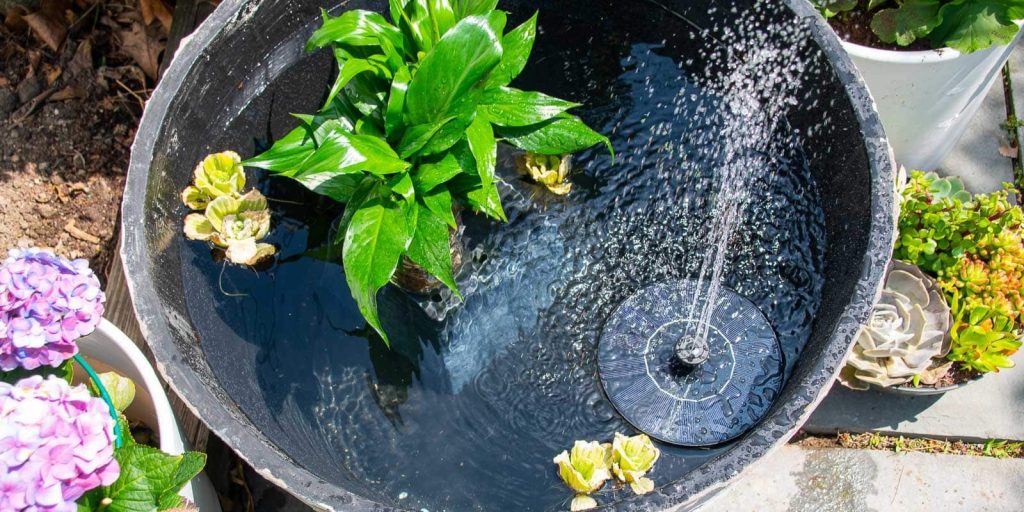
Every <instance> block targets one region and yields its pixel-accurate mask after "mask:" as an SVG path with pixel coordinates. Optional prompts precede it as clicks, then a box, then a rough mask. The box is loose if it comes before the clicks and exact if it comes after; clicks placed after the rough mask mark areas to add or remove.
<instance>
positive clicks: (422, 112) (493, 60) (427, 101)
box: [405, 16, 502, 125]
mask: <svg viewBox="0 0 1024 512" xmlns="http://www.w3.org/2000/svg"><path fill="white" fill-rule="evenodd" d="M501 53H502V50H501V42H500V41H499V40H498V35H497V34H495V33H494V30H493V28H492V27H491V25H490V24H489V23H488V20H487V19H486V18H482V17H479V16H471V17H468V18H465V19H463V20H462V21H460V22H459V23H458V24H457V25H455V26H454V27H452V29H451V30H449V31H448V33H447V34H445V36H444V37H443V38H441V40H440V41H439V42H438V43H437V46H435V47H434V49H433V50H431V51H430V53H428V54H427V55H426V57H424V58H423V60H422V62H421V63H420V67H419V69H418V70H417V72H416V74H415V75H414V76H413V78H412V81H411V82H409V90H408V92H407V93H406V98H405V101H406V112H407V114H408V122H409V123H410V124H413V125H417V124H430V123H436V122H438V121H440V120H442V119H444V118H446V117H449V116H450V115H452V113H453V112H460V111H466V110H467V108H466V105H464V104H463V103H464V102H465V101H466V93H468V92H469V91H470V90H471V89H472V88H473V87H475V86H477V85H478V83H479V82H480V81H481V80H482V79H483V78H484V77H485V76H487V74H488V73H490V71H491V70H492V69H494V67H495V66H497V65H498V63H499V62H500V61H501Z"/></svg>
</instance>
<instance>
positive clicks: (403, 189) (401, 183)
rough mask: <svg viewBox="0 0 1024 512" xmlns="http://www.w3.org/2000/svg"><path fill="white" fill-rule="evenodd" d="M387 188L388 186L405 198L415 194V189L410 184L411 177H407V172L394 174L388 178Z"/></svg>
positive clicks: (410, 197)
mask: <svg viewBox="0 0 1024 512" xmlns="http://www.w3.org/2000/svg"><path fill="white" fill-rule="evenodd" d="M388 188H390V189H391V191H392V192H394V193H396V194H398V195H400V196H402V197H404V198H406V199H412V198H413V197H414V196H415V195H416V190H415V188H414V187H413V184H412V178H410V177H409V173H407V172H403V173H401V174H396V175H395V176H393V177H392V178H391V179H390V180H388Z"/></svg>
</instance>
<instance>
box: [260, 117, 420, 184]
mask: <svg viewBox="0 0 1024 512" xmlns="http://www.w3.org/2000/svg"><path fill="white" fill-rule="evenodd" d="M409 166H410V164H409V163H408V162H405V161H403V160H402V159H401V158H399V157H398V155H396V154H395V152H394V150H392V149H391V147H390V146H388V144H387V143H386V142H384V141H383V140H381V139H380V138H379V137H374V136H370V135H357V134H353V133H350V132H347V131H345V130H343V129H341V128H338V129H336V130H334V131H332V132H331V133H330V134H329V135H328V136H327V138H326V139H325V140H323V141H322V142H321V144H320V147H319V148H317V149H316V150H315V151H314V152H313V153H312V154H311V155H310V156H309V157H308V158H307V159H306V160H304V161H303V162H302V163H300V164H299V165H298V166H297V168H296V169H295V170H290V171H286V172H281V173H280V174H282V175H284V176H287V177H290V178H292V179H294V180H296V181H298V182H300V183H302V184H303V185H305V186H306V187H307V188H309V189H310V190H313V191H315V192H320V189H321V187H323V186H325V185H326V186H327V187H332V186H334V185H336V184H335V183H330V182H331V181H332V179H334V178H335V177H337V176H338V175H340V174H353V173H358V172H368V173H371V174H376V175H379V176H386V175H389V174H395V173H399V172H402V171H405V170H406V169H408V168H409Z"/></svg>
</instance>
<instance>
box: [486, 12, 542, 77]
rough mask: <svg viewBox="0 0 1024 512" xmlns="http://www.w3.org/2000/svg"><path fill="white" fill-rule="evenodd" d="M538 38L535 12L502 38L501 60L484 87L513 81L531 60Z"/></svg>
mask: <svg viewBox="0 0 1024 512" xmlns="http://www.w3.org/2000/svg"><path fill="white" fill-rule="evenodd" d="M536 39H537V13H534V14H533V17H531V18H530V19H529V20H527V21H526V23H523V24H522V25H520V26H518V27H516V29H515V30H513V31H511V32H509V33H508V34H505V37H503V38H502V39H501V46H502V48H503V52H502V55H501V62H500V63H499V64H498V66H497V67H496V68H494V71H491V74H490V76H488V77H487V81H486V83H485V85H484V87H485V88H486V89H491V88H494V87H503V86H506V85H508V84H510V83H512V80H514V79H515V78H516V77H517V76H519V74H520V73H522V72H523V69H525V68H526V62H527V61H528V60H530V53H531V52H532V51H533V43H534V41H535V40H536Z"/></svg>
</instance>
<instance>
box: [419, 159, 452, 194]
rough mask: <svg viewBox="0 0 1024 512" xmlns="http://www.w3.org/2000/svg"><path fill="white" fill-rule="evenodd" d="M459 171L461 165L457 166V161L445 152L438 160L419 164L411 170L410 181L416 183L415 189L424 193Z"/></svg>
mask: <svg viewBox="0 0 1024 512" xmlns="http://www.w3.org/2000/svg"><path fill="white" fill-rule="evenodd" d="M460 172H462V167H461V166H459V161H458V160H456V158H455V156H453V155H452V154H446V155H445V156H444V158H442V159H441V160H440V161H438V162H435V163H425V164H420V166H419V167H417V168H416V169H415V170H413V172H412V181H413V184H415V185H416V190H418V191H420V192H421V193H425V192H429V191H430V190H432V189H433V188H434V187H436V186H438V185H440V184H442V183H446V182H447V181H448V180H450V179H452V178H454V177H455V176H458V175H459V173H460Z"/></svg>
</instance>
